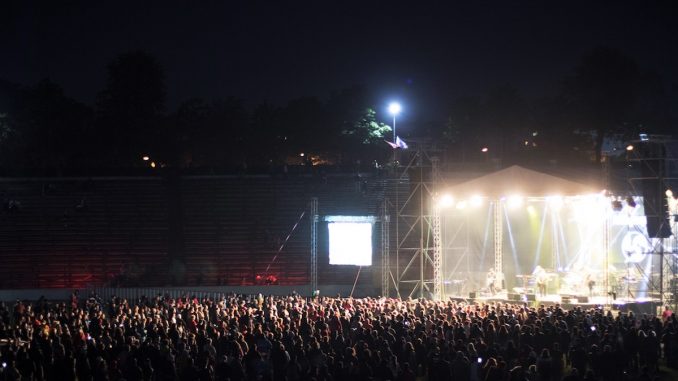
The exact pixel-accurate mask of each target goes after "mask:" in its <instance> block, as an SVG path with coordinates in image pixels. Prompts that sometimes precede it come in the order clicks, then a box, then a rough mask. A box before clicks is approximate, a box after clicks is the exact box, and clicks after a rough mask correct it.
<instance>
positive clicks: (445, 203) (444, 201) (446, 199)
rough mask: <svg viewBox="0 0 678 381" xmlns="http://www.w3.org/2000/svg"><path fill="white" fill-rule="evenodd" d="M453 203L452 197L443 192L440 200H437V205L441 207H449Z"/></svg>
mask: <svg viewBox="0 0 678 381" xmlns="http://www.w3.org/2000/svg"><path fill="white" fill-rule="evenodd" d="M452 205H454V198H453V197H452V196H450V195H449V194H444V195H443V196H442V197H441V198H440V200H438V206H439V207H441V208H449V207H450V206H452Z"/></svg>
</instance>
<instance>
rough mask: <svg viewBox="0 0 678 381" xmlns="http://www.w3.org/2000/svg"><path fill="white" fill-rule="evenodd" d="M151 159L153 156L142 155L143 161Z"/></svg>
mask: <svg viewBox="0 0 678 381" xmlns="http://www.w3.org/2000/svg"><path fill="white" fill-rule="evenodd" d="M150 159H151V158H150V157H148V156H142V157H141V160H143V161H149V160H150Z"/></svg>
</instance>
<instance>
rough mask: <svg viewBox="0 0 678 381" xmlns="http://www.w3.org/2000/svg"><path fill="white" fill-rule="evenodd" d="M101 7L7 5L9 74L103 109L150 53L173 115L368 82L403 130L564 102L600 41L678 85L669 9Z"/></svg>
mask: <svg viewBox="0 0 678 381" xmlns="http://www.w3.org/2000/svg"><path fill="white" fill-rule="evenodd" d="M98 3H99V2H97V1H89V2H85V1H82V2H81V1H50V2H33V1H10V2H3V5H0V47H1V48H2V52H3V53H2V54H0V78H3V79H6V80H10V81H12V82H17V83H21V84H25V85H32V84H34V83H36V82H37V81H38V80H40V79H41V78H44V77H49V78H50V79H52V80H53V81H55V82H56V83H58V84H60V85H61V86H63V88H64V90H65V92H66V94H67V95H69V96H72V97H74V98H76V99H78V100H80V101H82V102H84V103H87V104H94V101H95V97H96V94H97V92H99V91H100V90H101V89H102V88H103V87H104V85H105V80H106V65H107V63H108V62H110V61H111V60H112V59H113V58H115V57H116V56H117V55H119V54H121V53H123V52H127V51H131V50H138V49H141V50H145V51H147V52H149V53H151V54H152V55H154V56H155V57H157V58H158V60H159V61H160V63H161V64H162V66H163V67H164V69H165V72H166V77H167V89H168V105H167V106H168V111H171V110H172V109H174V108H175V107H176V106H177V105H178V104H179V103H181V102H182V101H184V100H186V99H188V98H191V97H195V96H199V97H204V98H207V99H215V98H221V97H225V96H236V97H240V98H243V99H245V100H246V101H247V103H248V104H249V105H254V104H256V103H258V102H261V101H265V100H266V101H270V102H273V103H277V104H284V102H286V101H287V100H289V99H291V98H294V97H298V96H302V95H317V96H321V97H325V96H327V95H328V94H329V92H330V91H331V90H336V89H340V88H344V87H349V86H352V85H358V84H363V85H366V86H368V87H369V88H370V89H371V90H373V91H374V92H375V93H376V94H377V95H378V96H379V98H383V99H384V105H385V104H386V103H387V102H388V101H389V100H391V99H396V98H397V99H400V100H401V101H402V102H403V104H404V108H405V109H404V113H403V115H402V118H403V122H407V121H408V119H410V120H414V119H416V120H418V121H421V122H423V121H424V120H430V121H439V120H442V119H444V118H445V116H446V115H445V105H446V104H449V103H450V101H451V100H452V99H454V98H456V97H459V96H462V95H480V94H483V93H485V92H487V90H488V89H490V88H492V87H494V86H498V85H503V84H511V85H513V86H515V87H517V88H518V89H520V90H521V92H522V93H523V94H525V95H526V96H529V97H540V96H544V95H549V94H553V93H555V92H556V91H557V90H558V85H559V82H560V81H561V80H562V78H563V77H564V76H566V75H568V74H571V73H572V71H573V68H574V67H575V66H576V64H577V62H578V61H579V59H580V58H581V56H582V54H584V53H585V52H586V51H588V50H590V49H592V48H594V47H596V46H608V47H613V48H619V49H621V50H622V51H623V52H625V53H626V54H627V55H629V56H630V57H632V58H633V59H635V60H636V61H637V62H638V63H639V64H640V65H641V67H642V68H644V69H651V70H655V71H656V72H658V73H659V74H660V75H661V76H662V78H663V79H664V82H665V84H666V85H667V86H669V87H670V86H675V83H678V73H677V69H676V68H678V54H677V50H678V6H676V5H671V2H662V3H661V4H665V5H653V2H649V4H648V2H636V3H637V4H635V5H631V4H618V3H617V2H608V3H609V5H606V6H605V5H597V4H596V5H594V4H592V3H593V2H590V1H589V2H571V1H567V2H565V1H564V2H559V4H560V5H558V6H555V7H554V6H549V5H547V4H546V3H544V2H531V4H535V5H509V4H506V3H507V2H475V1H472V2H463V3H461V4H458V5H453V4H452V5H450V4H447V5H429V4H427V2H422V1H414V2H408V3H410V4H409V5H397V4H393V3H391V2H379V3H377V2H370V3H369V4H361V3H354V4H347V3H345V2H330V1H315V2H312V3H301V2H296V1H294V2H291V1H281V2H277V3H278V4H277V5H251V4H250V3H253V2H251V1H238V2H217V1H190V2H189V1H185V2H167V1H158V2H145V1H132V2H125V1H115V2H107V4H106V5H100V4H98ZM236 3H237V4H236ZM292 3H294V4H292ZM440 3H443V2H440ZM509 3H515V4H527V3H528V2H509ZM548 3H553V2H548ZM629 3H630V2H629ZM169 4H171V5H169ZM656 4H659V3H656ZM380 111H383V110H380ZM382 115H383V113H382ZM405 125H406V124H405Z"/></svg>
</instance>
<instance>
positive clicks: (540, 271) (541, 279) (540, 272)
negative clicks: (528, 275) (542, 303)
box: [532, 265, 548, 296]
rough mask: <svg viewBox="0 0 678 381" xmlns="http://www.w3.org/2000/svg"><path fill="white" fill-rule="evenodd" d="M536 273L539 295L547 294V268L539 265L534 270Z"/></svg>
mask: <svg viewBox="0 0 678 381" xmlns="http://www.w3.org/2000/svg"><path fill="white" fill-rule="evenodd" d="M532 275H534V280H535V283H536V284H537V293H538V294H539V296H546V282H547V281H548V275H547V274H546V270H544V268H543V267H541V266H539V265H537V267H535V268H534V271H533V272H532Z"/></svg>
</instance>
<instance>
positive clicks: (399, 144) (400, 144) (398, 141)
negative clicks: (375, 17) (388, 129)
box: [395, 136, 408, 149]
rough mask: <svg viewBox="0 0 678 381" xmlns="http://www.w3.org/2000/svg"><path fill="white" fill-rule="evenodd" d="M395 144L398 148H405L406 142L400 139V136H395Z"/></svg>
mask: <svg viewBox="0 0 678 381" xmlns="http://www.w3.org/2000/svg"><path fill="white" fill-rule="evenodd" d="M395 144H396V146H397V147H398V148H402V149H407V148H408V147H407V143H405V141H404V140H402V139H400V136H396V141H395Z"/></svg>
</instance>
